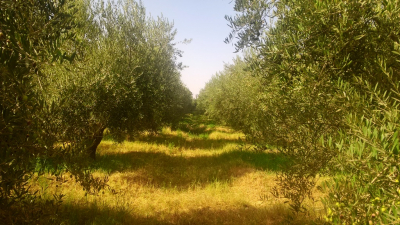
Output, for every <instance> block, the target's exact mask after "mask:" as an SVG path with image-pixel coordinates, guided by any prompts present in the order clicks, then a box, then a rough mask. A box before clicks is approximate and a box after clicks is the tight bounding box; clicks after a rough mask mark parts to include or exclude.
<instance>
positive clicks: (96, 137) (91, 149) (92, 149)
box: [88, 128, 106, 159]
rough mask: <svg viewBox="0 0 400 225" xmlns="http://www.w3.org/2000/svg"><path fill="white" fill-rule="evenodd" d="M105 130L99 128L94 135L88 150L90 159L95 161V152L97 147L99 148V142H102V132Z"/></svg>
mask: <svg viewBox="0 0 400 225" xmlns="http://www.w3.org/2000/svg"><path fill="white" fill-rule="evenodd" d="M105 129H106V128H100V129H99V130H98V131H97V132H96V133H95V134H94V135H93V143H92V145H91V146H90V147H89V148H88V153H89V156H90V158H92V159H96V150H97V146H99V144H100V142H101V140H103V132H104V130H105Z"/></svg>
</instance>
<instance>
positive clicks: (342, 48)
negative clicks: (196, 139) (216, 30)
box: [199, 0, 400, 224]
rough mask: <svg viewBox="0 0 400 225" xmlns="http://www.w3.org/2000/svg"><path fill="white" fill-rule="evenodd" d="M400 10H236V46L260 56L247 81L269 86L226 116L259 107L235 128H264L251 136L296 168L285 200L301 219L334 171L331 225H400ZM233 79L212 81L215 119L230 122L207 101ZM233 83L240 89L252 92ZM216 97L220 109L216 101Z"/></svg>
mask: <svg viewBox="0 0 400 225" xmlns="http://www.w3.org/2000/svg"><path fill="white" fill-rule="evenodd" d="M399 4H400V2H398V1H396V0H390V1H372V0H352V1H347V0H341V1H336V0H335V1H319V0H307V1H297V0H282V1H271V2H267V1H263V0H253V1H241V0H237V1H235V10H236V11H237V12H238V14H237V15H236V16H235V17H234V18H231V17H227V19H228V21H229V22H230V24H231V27H232V29H233V31H232V34H231V35H230V37H229V38H228V39H227V41H233V40H234V38H235V37H238V38H239V41H238V42H237V43H236V47H237V48H238V50H240V49H241V48H245V47H248V46H250V47H252V49H253V51H254V52H255V53H256V56H254V55H252V56H251V57H246V59H247V60H248V61H249V62H248V63H247V68H248V69H247V72H245V71H243V72H242V73H243V74H248V73H249V72H248V71H251V72H250V73H251V75H247V76H248V77H250V76H255V77H258V79H259V80H260V82H261V84H262V86H261V88H260V86H256V87H255V88H254V92H242V93H241V95H240V96H239V97H235V96H233V95H232V96H229V97H227V99H230V100H231V101H230V102H229V104H226V103H224V104H220V105H219V106H218V107H222V108H220V109H219V111H221V112H226V113H227V114H229V112H232V114H230V115H225V116H224V118H230V117H232V116H234V115H236V112H235V111H234V110H230V111H228V109H232V108H235V107H242V108H245V107H246V106H243V105H242V104H243V101H242V99H245V98H250V99H252V100H250V101H248V102H249V103H250V104H248V108H249V110H248V111H244V112H245V114H244V115H242V116H240V117H237V118H236V121H234V122H233V123H232V121H229V120H225V121H226V122H227V123H228V124H229V123H232V124H233V125H235V124H239V123H241V124H255V125H254V126H252V127H253V129H255V131H254V130H253V131H250V132H249V131H248V130H246V129H242V130H243V131H245V132H246V134H247V136H249V138H250V139H254V140H255V141H256V142H257V143H261V144H262V145H265V144H268V145H270V146H274V147H276V148H277V149H278V150H280V151H281V152H282V153H284V154H285V155H286V156H287V157H288V158H289V159H290V161H291V163H290V165H289V166H288V167H287V168H285V170H284V172H283V173H281V174H280V175H279V176H278V183H279V187H277V188H276V190H275V194H277V195H283V196H284V197H286V198H289V199H290V200H291V206H292V208H293V209H294V211H296V212H299V211H302V209H303V207H302V203H303V201H304V199H305V198H306V197H312V196H311V193H312V190H313V188H314V187H315V184H316V181H317V178H318V176H319V174H321V173H322V172H324V174H329V175H330V176H331V177H332V180H331V181H328V182H327V184H326V185H325V187H327V189H326V191H328V193H329V195H328V197H327V198H326V199H325V201H324V202H325V203H326V208H327V212H328V217H327V220H328V221H331V222H334V223H343V222H351V223H356V224H357V223H359V224H365V223H369V222H370V221H371V223H375V222H378V223H389V221H394V220H397V219H398V215H397V211H398V207H399V205H398V202H399V201H398V200H399V195H400V193H399V190H400V189H399V188H400V187H399V185H398V178H399V162H398V158H397V154H398V153H397V151H398V150H397V148H398V143H397V141H398V139H397V127H398V121H397V120H398V103H397V101H398V100H397V99H398V97H397V96H398V82H399V66H400V64H399V52H398V49H399V47H398V46H399V45H398V43H399V38H400V33H399V32H400V26H399V22H400V14H399V13H398V12H399V10H400V5H399ZM270 18H271V20H269V19H270ZM235 64H236V62H235ZM243 76H245V75H243ZM225 77H226V79H225V80H224V81H223V83H222V82H219V81H222V79H219V81H216V80H215V79H214V80H212V81H211V82H210V83H209V84H208V85H207V86H206V88H205V89H204V90H203V91H202V94H201V95H200V96H199V100H200V101H203V102H204V103H203V104H204V105H205V106H204V108H205V109H206V111H207V112H208V113H209V115H210V116H212V117H215V118H221V117H220V113H219V111H215V110H213V109H214V108H215V106H216V105H215V102H219V101H221V100H222V98H221V97H220V95H215V96H212V95H210V94H207V93H217V92H218V91H217V90H219V89H222V88H223V87H224V86H226V85H229V83H230V82H231V81H233V80H234V78H233V76H232V77H229V76H225ZM232 83H233V84H234V86H232V89H239V88H242V87H241V85H242V83H238V82H232ZM257 90H260V91H257ZM257 92H258V93H257ZM214 97H216V98H219V100H214V99H213V100H210V99H212V98H214ZM202 99H203V100H202ZM257 101H259V102H260V103H259V104H258V107H256V108H254V107H253V106H252V103H253V102H257ZM210 103H211V104H210ZM199 104H200V105H201V103H199ZM224 109H225V111H224ZM255 111H256V112H259V113H255ZM255 115H258V116H257V117H256V118H254V116H255ZM254 121H257V122H256V123H255V122H254Z"/></svg>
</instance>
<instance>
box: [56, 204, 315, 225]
mask: <svg viewBox="0 0 400 225" xmlns="http://www.w3.org/2000/svg"><path fill="white" fill-rule="evenodd" d="M59 215H60V220H61V223H62V224H66V225H67V224H68V225H69V224H71V225H72V224H80V225H81V224H82V225H85V224H159V225H170V224H227V225H229V224H235V225H236V224H269V225H275V224H323V222H322V221H321V220H320V219H319V218H317V216H315V215H314V216H305V215H296V217H295V218H293V219H292V220H289V218H290V217H292V216H293V215H292V214H291V212H290V210H289V209H288V207H285V206H284V205H276V206H273V207H271V206H261V207H255V206H253V205H248V204H238V205H237V206H236V207H235V208H227V209H223V208H211V207H199V208H196V209H194V208H191V209H187V210H185V211H182V210H181V211H180V212H175V213H173V212H156V213H155V212H149V216H143V215H138V214H135V209H132V210H131V211H127V210H126V209H125V208H117V207H108V206H105V205H98V204H95V203H86V204H85V205H77V204H63V208H62V210H61V211H60V213H59Z"/></svg>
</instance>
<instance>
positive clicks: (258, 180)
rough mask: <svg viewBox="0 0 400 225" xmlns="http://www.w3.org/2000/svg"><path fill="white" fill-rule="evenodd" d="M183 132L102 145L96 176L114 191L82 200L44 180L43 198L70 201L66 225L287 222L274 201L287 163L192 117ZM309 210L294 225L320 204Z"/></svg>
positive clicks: (75, 191)
mask: <svg viewBox="0 0 400 225" xmlns="http://www.w3.org/2000/svg"><path fill="white" fill-rule="evenodd" d="M178 128H179V129H177V130H175V131H171V129H170V128H164V129H163V130H162V132H160V133H159V134H157V135H155V134H143V135H141V136H139V137H137V138H136V139H135V140H131V141H129V142H124V143H122V144H116V143H114V142H113V141H111V140H106V141H103V142H102V143H101V145H100V146H99V150H98V153H99V157H98V160H97V161H96V163H95V165H94V168H93V170H95V175H98V176H105V175H108V176H109V185H110V187H111V188H112V189H114V190H115V192H112V191H109V190H106V191H104V193H101V194H100V195H99V196H85V193H84V192H83V191H82V189H81V187H80V186H79V185H77V184H75V183H74V182H72V181H71V182H66V183H64V184H63V185H62V186H59V187H54V186H52V185H51V184H49V183H46V181H44V180H43V181H41V182H40V184H39V185H41V186H43V185H45V186H46V188H47V189H46V191H45V192H46V193H43V194H47V195H50V194H51V193H54V192H60V191H62V192H63V193H65V194H66V199H65V201H64V203H63V207H62V210H61V212H60V213H61V216H62V217H63V218H64V220H65V224H284V223H286V221H287V218H289V217H290V212H289V210H288V208H287V206H286V205H284V204H283V200H281V199H276V198H274V197H273V196H272V194H271V189H272V187H273V186H274V185H275V183H274V178H275V176H276V172H277V171H278V170H279V165H280V164H281V163H284V159H283V157H282V156H280V155H279V154H278V153H276V152H272V151H271V152H255V151H252V150H250V149H248V147H249V146H247V147H246V145H245V143H244V142H243V141H242V140H243V138H244V136H243V134H241V133H238V132H235V131H234V130H232V129H229V128H227V127H223V126H216V125H214V124H212V123H211V122H210V121H207V120H200V119H199V118H197V119H194V117H190V118H188V119H187V120H186V122H183V123H182V124H180V126H179V127H178ZM239 145H241V146H243V147H242V148H240V147H238V146H239ZM310 204H311V203H310ZM311 208H312V209H315V210H317V211H316V212H315V210H311V215H301V216H297V217H296V219H295V220H294V221H293V222H292V223H294V224H310V223H312V221H313V220H314V221H315V218H316V216H321V215H320V214H319V211H318V210H319V209H321V208H322V206H321V204H320V203H312V204H311Z"/></svg>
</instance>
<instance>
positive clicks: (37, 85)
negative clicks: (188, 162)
mask: <svg viewBox="0 0 400 225" xmlns="http://www.w3.org/2000/svg"><path fill="white" fill-rule="evenodd" d="M175 33H176V31H175V30H174V29H173V26H172V24H170V23H169V22H168V21H167V20H166V19H164V18H159V19H157V20H155V19H152V18H147V17H146V14H145V9H144V8H143V6H142V5H141V3H137V2H135V1H130V0H129V1H128V0H127V1H120V2H119V3H118V5H112V4H111V3H105V2H103V1H89V0H88V1H84V0H82V1H67V0H59V1H55V0H35V1H15V0H1V1H0V44H1V48H0V87H1V92H0V97H1V98H0V102H1V104H0V111H1V118H0V137H1V138H0V221H2V222H4V223H6V224H20V223H22V224H24V223H25V224H32V223H35V224H38V223H50V222H51V221H53V222H54V221H55V220H56V215H57V210H56V209H57V207H56V206H57V205H59V204H60V202H61V200H62V197H63V195H62V194H60V195H55V199H54V200H53V201H42V200H40V199H38V196H37V195H36V193H35V192H33V191H32V190H29V185H28V181H29V180H31V179H33V178H37V177H40V176H42V175H43V174H44V173H48V172H50V173H51V174H53V175H56V177H60V176H62V174H63V173H64V172H70V173H71V178H72V177H73V178H74V179H75V180H76V181H78V182H79V183H81V185H82V186H83V188H84V189H85V190H86V191H87V192H89V193H94V192H96V191H98V190H100V189H102V188H104V187H105V186H106V181H107V178H94V177H93V176H92V175H91V174H90V172H89V171H88V170H87V167H88V166H89V165H90V162H91V160H89V158H88V156H91V157H92V158H95V153H96V148H97V145H98V144H99V143H100V141H101V138H102V136H103V131H104V129H106V128H108V129H109V130H110V132H111V134H112V135H114V136H115V137H116V138H118V139H119V140H121V139H123V138H124V137H126V134H128V133H129V134H134V133H137V132H140V131H144V130H153V131H156V130H157V129H159V127H160V126H161V125H163V124H167V123H169V124H170V123H176V121H177V120H178V119H179V118H180V117H181V116H183V115H184V114H185V113H186V112H188V110H190V109H191V107H192V106H191V105H192V96H191V93H190V91H189V90H188V89H187V88H186V87H185V86H184V85H183V84H182V82H181V81H180V69H181V67H182V66H181V64H179V63H178V62H177V58H178V56H179V55H180V54H181V52H180V51H179V50H178V49H176V47H175V44H174V43H173V40H174V36H175Z"/></svg>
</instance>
